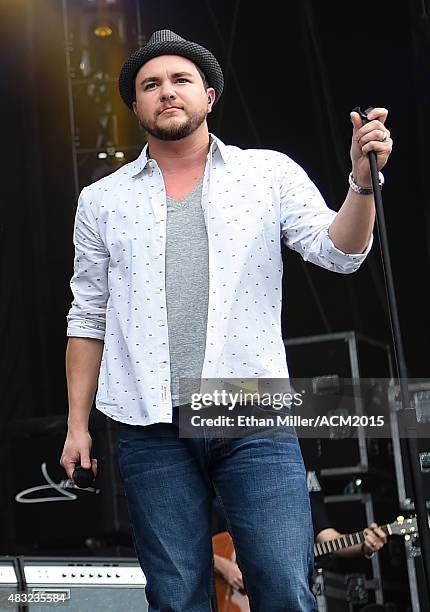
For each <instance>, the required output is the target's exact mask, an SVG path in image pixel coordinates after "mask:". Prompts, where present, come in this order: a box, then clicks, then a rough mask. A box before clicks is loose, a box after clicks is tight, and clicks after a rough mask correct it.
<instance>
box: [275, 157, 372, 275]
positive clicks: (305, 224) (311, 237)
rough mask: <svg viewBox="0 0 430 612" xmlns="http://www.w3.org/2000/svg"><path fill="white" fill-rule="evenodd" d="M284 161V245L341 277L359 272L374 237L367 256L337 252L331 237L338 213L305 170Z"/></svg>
mask: <svg viewBox="0 0 430 612" xmlns="http://www.w3.org/2000/svg"><path fill="white" fill-rule="evenodd" d="M283 157H284V158H285V159H284V161H283V163H282V164H281V168H282V169H281V172H282V176H281V177H280V185H281V186H280V205H281V235H282V240H283V242H284V243H285V244H286V246H288V247H289V248H290V249H293V250H294V251H297V252H298V253H300V255H301V256H302V257H303V259H304V260H305V261H310V262H311V263H314V264H316V265H318V266H321V267H323V268H327V269H329V270H333V271H334V272H340V273H341V274H350V273H351V272H355V271H356V270H358V268H359V267H360V266H361V264H362V263H363V261H364V260H365V258H366V256H367V254H368V253H369V251H370V249H371V248H372V243H373V236H372V237H371V239H370V241H369V244H368V246H367V247H366V250H365V251H364V252H363V253H358V254H349V253H344V252H343V251H341V250H339V249H338V248H336V247H335V245H334V244H333V242H332V240H331V238H330V236H329V235H328V230H329V227H330V225H331V223H332V221H333V219H334V217H335V216H336V211H334V210H332V209H330V208H329V207H328V206H327V204H326V203H325V201H324V199H323V197H322V195H321V194H320V192H319V191H318V189H317V187H316V186H315V184H314V183H313V182H312V181H311V179H310V178H309V177H308V175H307V174H306V172H305V171H304V170H303V168H301V166H299V165H298V164H297V163H296V162H294V161H293V160H291V159H290V158H288V157H287V156H283Z"/></svg>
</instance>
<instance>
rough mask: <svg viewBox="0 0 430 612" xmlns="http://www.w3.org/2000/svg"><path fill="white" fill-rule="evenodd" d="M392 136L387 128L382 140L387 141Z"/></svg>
mask: <svg viewBox="0 0 430 612" xmlns="http://www.w3.org/2000/svg"><path fill="white" fill-rule="evenodd" d="M389 137H390V132H387V130H385V132H384V135H383V137H382V138H381V142H385V141H386V140H388V139H389Z"/></svg>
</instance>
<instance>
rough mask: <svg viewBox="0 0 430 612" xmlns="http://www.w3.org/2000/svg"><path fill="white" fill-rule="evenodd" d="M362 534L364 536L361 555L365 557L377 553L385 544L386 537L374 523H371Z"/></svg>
mask: <svg viewBox="0 0 430 612" xmlns="http://www.w3.org/2000/svg"><path fill="white" fill-rule="evenodd" d="M364 533H365V534H366V539H365V540H364V542H363V554H365V555H371V554H372V553H374V552H378V550H380V549H381V548H382V547H383V546H384V545H385V544H386V543H387V536H386V535H385V533H384V532H383V531H382V529H381V528H380V527H378V525H377V524H376V523H371V524H370V525H369V527H367V528H366V529H365V530H364Z"/></svg>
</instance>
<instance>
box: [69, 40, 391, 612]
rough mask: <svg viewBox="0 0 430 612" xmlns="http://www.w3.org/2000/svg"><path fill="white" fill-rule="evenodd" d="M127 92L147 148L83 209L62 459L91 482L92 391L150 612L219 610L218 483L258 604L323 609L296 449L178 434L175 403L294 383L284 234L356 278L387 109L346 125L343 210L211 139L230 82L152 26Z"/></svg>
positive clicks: (251, 439)
mask: <svg viewBox="0 0 430 612" xmlns="http://www.w3.org/2000/svg"><path fill="white" fill-rule="evenodd" d="M119 82H120V93H121V95H122V98H123V100H124V102H125V103H126V104H127V106H128V107H129V108H130V109H132V110H133V112H134V114H135V115H136V117H137V120H138V121H139V123H140V125H141V126H142V127H143V128H144V129H145V130H146V132H147V136H148V145H147V146H145V148H144V149H143V151H142V153H141V155H140V156H139V158H138V159H137V160H135V161H134V162H132V163H130V164H127V165H125V166H124V167H123V168H121V169H120V170H118V171H117V172H115V173H113V174H111V175H110V176H108V177H106V178H103V179H101V180H100V181H97V182H96V183H94V184H93V185H90V186H89V187H86V188H85V189H84V190H83V191H82V193H81V196H80V200H79V203H78V209H77V213H76V223H75V235H74V236H75V237H74V240H75V247H76V257H75V273H74V276H73V278H72V281H71V287H72V290H73V293H74V301H73V304H72V308H71V310H70V312H69V315H68V324H69V326H68V331H67V334H68V336H69V337H70V339H69V343H68V347H67V354H66V369H67V379H68V388H69V421H68V423H69V429H68V434H67V438H66V441H65V446H64V450H63V455H62V458H61V464H62V465H63V466H64V468H65V470H66V472H67V474H68V476H69V478H70V477H71V476H72V473H73V468H74V466H75V465H76V463H77V462H80V463H81V465H82V466H83V467H87V468H89V467H90V466H92V469H93V471H94V472H96V459H95V458H90V449H91V436H90V434H89V431H88V417H89V413H90V410H91V406H92V402H93V398H94V394H95V391H96V387H97V381H98V390H97V398H96V407H97V408H98V409H99V410H101V411H102V412H104V413H105V414H106V415H108V416H109V417H111V418H113V419H115V420H116V421H118V422H119V433H118V456H119V467H120V471H121V475H122V478H123V482H124V487H125V490H126V494H127V499H128V504H129V510H130V515H131V523H132V527H133V535H134V543H135V547H136V551H137V554H138V557H139V561H140V563H141V565H142V568H143V571H144V573H145V575H146V578H147V588H146V594H147V599H148V602H149V609H150V610H151V611H153V612H155V611H156V610H170V611H173V610H174V611H177V612H185V611H186V612H208V611H209V610H210V596H211V574H212V572H211V569H212V549H211V529H210V522H211V518H210V515H211V503H212V496H213V490H214V489H215V490H216V492H217V494H218V495H219V496H220V497H221V499H222V500H223V505H224V507H225V509H226V512H227V514H228V516H229V521H230V524H231V526H232V529H233V533H234V539H235V547H236V552H237V555H238V558H239V559H240V561H241V567H242V568H243V570H244V579H245V582H246V588H247V592H248V594H249V597H250V601H251V606H252V609H253V610H254V611H259V612H262V611H263V610H264V612H267V611H268V610H270V612H278V611H279V612H280V611H281V610H282V612H285V611H286V610H291V611H293V610H294V612H297V611H298V610H302V611H304V612H308V611H310V610H314V607H315V600H314V597H313V595H312V594H311V590H310V586H309V582H310V576H311V572H312V567H313V542H312V536H311V534H312V528H311V517H310V509H309V497H308V493H307V490H306V473H305V469H304V466H303V461H302V456H301V452H300V448H299V446H298V442H297V438H296V437H294V436H292V435H286V436H283V435H268V434H267V432H266V434H262V435H261V436H256V435H251V436H244V437H242V438H227V437H224V436H223V435H221V436H220V437H217V438H212V437H211V436H210V434H209V433H208V432H207V431H206V430H204V432H203V435H202V437H200V438H190V439H187V438H183V437H180V436H179V435H178V426H177V415H178V406H181V405H184V404H186V403H188V402H189V401H190V392H191V391H192V390H193V387H192V385H190V386H188V385H187V384H185V385H184V386H182V385H179V386H178V382H179V381H181V382H183V381H186V380H188V379H192V378H200V377H203V378H220V377H230V378H232V377H233V378H238V377H248V378H257V379H258V378H261V377H277V378H287V377H288V369H287V365H286V361H285V350H284V345H283V341H282V337H281V328H280V312H281V270H282V259H281V244H280V240H281V236H282V239H283V240H284V242H285V244H286V245H287V246H289V247H291V248H293V249H295V250H297V251H298V252H300V253H301V254H302V256H303V257H304V258H305V259H307V260H309V261H311V262H313V263H316V264H319V265H322V266H324V267H327V268H329V269H332V270H333V271H338V272H341V273H349V272H353V271H354V270H356V269H357V268H358V267H359V266H360V264H361V263H362V261H364V259H365V257H366V254H367V253H368V251H369V249H370V246H371V237H372V228H373V224H374V217H375V212H374V202H373V197H372V195H371V194H369V192H370V191H371V190H370V189H369V187H370V184H371V183H370V175H369V168H368V160H367V158H366V155H367V153H368V151H370V150H374V151H376V152H377V153H378V166H379V168H382V167H383V166H384V165H385V163H386V161H387V159H388V157H389V154H390V151H391V139H390V137H389V133H388V131H387V130H386V129H385V127H384V122H385V119H386V116H387V111H386V110H385V109H374V110H373V111H372V112H371V113H370V114H369V119H370V121H369V123H368V124H367V125H365V126H363V127H360V126H361V122H360V119H359V116H358V115H357V114H354V113H353V114H352V115H351V121H352V122H353V139H352V146H351V158H352V177H351V178H350V184H351V185H352V187H351V188H350V189H349V191H348V194H347V196H346V199H345V202H344V204H343V205H342V207H341V209H340V210H339V212H338V213H337V214H336V213H335V212H334V211H333V210H331V209H329V208H328V207H327V206H326V204H325V203H324V201H323V199H322V197H321V195H320V194H319V192H318V191H317V189H316V187H315V186H314V185H313V183H311V181H310V180H309V179H308V177H307V176H306V174H305V172H304V171H303V170H302V169H301V168H300V167H299V166H298V165H297V164H295V163H294V162H293V161H292V160H291V159H289V158H288V157H287V156H285V155H283V154H281V153H278V152H274V151H257V150H250V151H242V150H241V149H239V148H237V147H232V146H226V145H224V144H223V143H222V142H221V141H220V140H219V139H218V138H216V137H215V136H214V135H211V134H209V132H208V126H207V121H206V117H207V114H208V113H210V112H211V111H212V107H213V105H214V104H215V103H216V102H217V101H218V100H219V97H220V95H221V93H222V89H223V76H222V71H221V68H220V66H219V64H218V62H217V60H216V59H215V57H214V56H213V55H212V54H211V53H210V52H209V51H208V50H207V49H205V48H204V47H201V46H200V45H197V44H195V43H193V42H190V41H186V40H184V39H182V38H181V37H180V36H178V35H176V34H174V33H173V32H170V31H169V30H162V31H159V32H156V33H154V34H153V35H152V37H151V38H150V39H149V41H148V43H147V44H146V45H145V46H144V47H142V48H141V49H139V50H138V51H136V52H135V53H134V54H133V55H132V56H131V57H130V58H129V59H128V60H127V61H126V62H125V64H124V66H123V68H122V70H121V75H120V81H119ZM277 93H278V92H277ZM354 189H355V190H356V191H360V192H361V193H356V191H354ZM269 433H270V432H269ZM285 517H288V519H287V520H286V519H285ZM292 525H294V528H292ZM286 550H288V557H287V558H286V557H285V551H286ZM262 568H264V569H263V570H262Z"/></svg>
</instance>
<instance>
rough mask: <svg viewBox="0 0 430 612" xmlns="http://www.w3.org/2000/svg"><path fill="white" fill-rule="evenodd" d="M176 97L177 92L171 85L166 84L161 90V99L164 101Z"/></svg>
mask: <svg viewBox="0 0 430 612" xmlns="http://www.w3.org/2000/svg"><path fill="white" fill-rule="evenodd" d="M175 98H176V93H175V91H174V89H173V88H172V86H171V85H166V86H165V87H163V88H162V90H161V92H160V99H161V101H162V102H165V101H166V100H174V99H175Z"/></svg>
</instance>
